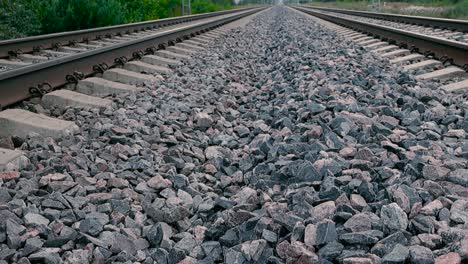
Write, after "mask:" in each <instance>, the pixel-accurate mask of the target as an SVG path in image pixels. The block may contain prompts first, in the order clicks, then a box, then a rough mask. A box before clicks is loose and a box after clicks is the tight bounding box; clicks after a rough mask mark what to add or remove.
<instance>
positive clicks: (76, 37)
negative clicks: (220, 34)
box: [0, 8, 249, 58]
mask: <svg viewBox="0 0 468 264" xmlns="http://www.w3.org/2000/svg"><path fill="white" fill-rule="evenodd" d="M248 9H249V8H239V9H233V10H226V11H219V12H211V13H203V14H198V15H191V16H182V17H174V18H165V19H158V20H151V21H145V22H139V23H131V24H123V25H116V26H110V27H100V28H93V29H86V30H77V31H69V32H62V33H54V34H47V35H41V36H34V37H27V38H20V39H12V40H4V41H0V58H5V57H8V56H10V55H11V54H13V53H18V52H19V53H31V52H33V51H35V50H40V49H52V48H54V47H57V46H61V45H68V44H70V43H79V42H85V41H87V40H89V41H91V40H96V39H100V38H102V37H105V36H115V35H118V34H125V33H131V32H138V31H142V30H149V29H156V28H161V27H165V26H169V25H175V24H180V23H184V22H190V21H195V20H199V19H204V18H210V17H215V16H220V15H226V14H231V13H235V12H240V11H244V10H248Z"/></svg>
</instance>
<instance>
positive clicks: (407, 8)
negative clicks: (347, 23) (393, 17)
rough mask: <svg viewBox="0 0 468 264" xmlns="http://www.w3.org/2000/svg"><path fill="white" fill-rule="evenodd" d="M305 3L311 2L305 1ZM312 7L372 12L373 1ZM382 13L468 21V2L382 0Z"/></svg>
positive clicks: (322, 1)
mask: <svg viewBox="0 0 468 264" xmlns="http://www.w3.org/2000/svg"><path fill="white" fill-rule="evenodd" d="M301 2H302V1H301ZM304 2H309V1H305V0H304ZM374 2H375V4H377V2H378V0H375V1H374ZM311 5H316V6H323V7H334V8H344V9H353V10H364V11H371V10H372V1H362V0H342V1H327V0H319V1H313V2H312V3H311ZM381 11H382V12H385V13H396V14H405V15H417V16H432V17H442V18H453V19H468V0H407V1H384V0H381Z"/></svg>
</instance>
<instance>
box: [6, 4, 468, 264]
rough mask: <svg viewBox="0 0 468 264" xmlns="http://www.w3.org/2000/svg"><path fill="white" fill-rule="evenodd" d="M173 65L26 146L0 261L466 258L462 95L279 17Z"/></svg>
mask: <svg viewBox="0 0 468 264" xmlns="http://www.w3.org/2000/svg"><path fill="white" fill-rule="evenodd" d="M174 71H175V73H176V74H174V75H172V76H169V77H168V78H167V79H164V80H159V81H156V82H155V83H151V84H147V89H146V90H145V91H144V92H142V93H141V94H138V95H136V96H122V97H117V98H115V106H114V107H113V108H112V109H111V108H109V109H107V110H105V111H97V110H89V109H81V110H79V109H69V110H67V111H66V112H65V113H60V112H58V111H53V112H52V114H53V115H59V116H61V117H62V118H64V119H67V120H73V121H75V122H76V123H77V124H79V126H80V127H81V132H79V133H78V134H77V135H75V136H74V137H70V138H66V139H63V140H60V141H57V142H56V141H53V140H52V139H40V138H38V137H36V136H34V135H31V138H29V139H26V140H25V142H24V143H23V145H22V148H23V149H25V150H26V151H27V152H28V157H29V159H30V161H31V165H30V166H29V167H28V168H27V169H26V170H23V171H22V172H21V176H20V175H16V176H15V175H13V176H11V175H10V176H9V179H8V180H7V179H6V176H5V174H2V173H0V178H2V179H3V180H0V243H1V244H0V259H4V262H7V263H14V262H18V263H34V262H40V261H42V262H45V263H88V262H89V263H135V262H136V263H161V264H169V263H405V261H406V262H411V263H421V264H423V263H434V262H437V263H460V262H461V261H462V260H464V261H466V260H467V259H468V230H467V228H468V198H467V197H468V189H467V187H468V178H467V177H468V170H467V159H466V157H467V155H468V152H467V151H468V144H467V143H466V142H467V141H466V132H467V131H468V119H467V118H466V117H465V111H466V107H465V106H464V105H463V102H464V100H463V97H462V96H461V95H459V96H452V95H450V96H449V95H446V94H444V93H443V92H441V91H437V90H436V85H435V84H433V83H420V82H417V81H416V80H415V79H414V78H413V76H410V75H408V74H405V73H403V72H398V71H397V69H394V68H392V67H390V66H389V64H387V63H385V62H384V61H380V60H377V59H376V58H374V57H372V55H371V54H369V53H368V52H366V51H365V50H362V49H360V48H359V47H358V46H354V45H353V44H351V43H347V42H345V41H343V39H341V38H340V37H337V36H336V35H335V34H334V33H331V32H330V31H328V30H327V29H325V28H323V27H321V26H319V25H317V24H316V23H315V22H313V20H311V19H309V18H307V17H306V16H301V15H298V13H296V12H293V11H290V10H288V9H286V8H284V7H275V8H273V9H272V10H270V11H269V12H263V13H261V14H260V15H258V16H257V17H255V18H253V19H252V21H251V22H250V23H249V24H248V25H247V27H246V28H243V29H235V30H232V34H231V35H230V36H228V37H225V38H223V39H221V40H219V41H217V42H216V43H215V44H214V45H213V46H212V47H211V48H210V49H209V51H207V52H204V53H201V54H199V55H197V56H196V57H195V58H194V59H193V60H192V61H191V62H189V63H187V64H186V65H184V66H180V67H178V68H176V69H175V70H174ZM25 107H29V108H31V107H32V106H25ZM32 108H35V109H36V110H41V109H40V108H38V107H32ZM18 140H20V139H15V141H18ZM17 144H18V143H17ZM19 176H20V177H19ZM0 262H1V261H0Z"/></svg>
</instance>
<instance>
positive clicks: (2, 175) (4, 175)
mask: <svg viewBox="0 0 468 264" xmlns="http://www.w3.org/2000/svg"><path fill="white" fill-rule="evenodd" d="M20 175H21V174H20V173H19V172H17V171H5V172H0V179H2V180H12V179H18V178H19V177H20Z"/></svg>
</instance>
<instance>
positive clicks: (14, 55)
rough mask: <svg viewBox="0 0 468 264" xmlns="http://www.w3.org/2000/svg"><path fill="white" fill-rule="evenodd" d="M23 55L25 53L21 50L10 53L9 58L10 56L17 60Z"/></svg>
mask: <svg viewBox="0 0 468 264" xmlns="http://www.w3.org/2000/svg"><path fill="white" fill-rule="evenodd" d="M21 54H23V51H21V50H20V49H16V50H10V51H8V56H10V57H11V58H17V57H18V56H19V55H21Z"/></svg>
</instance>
